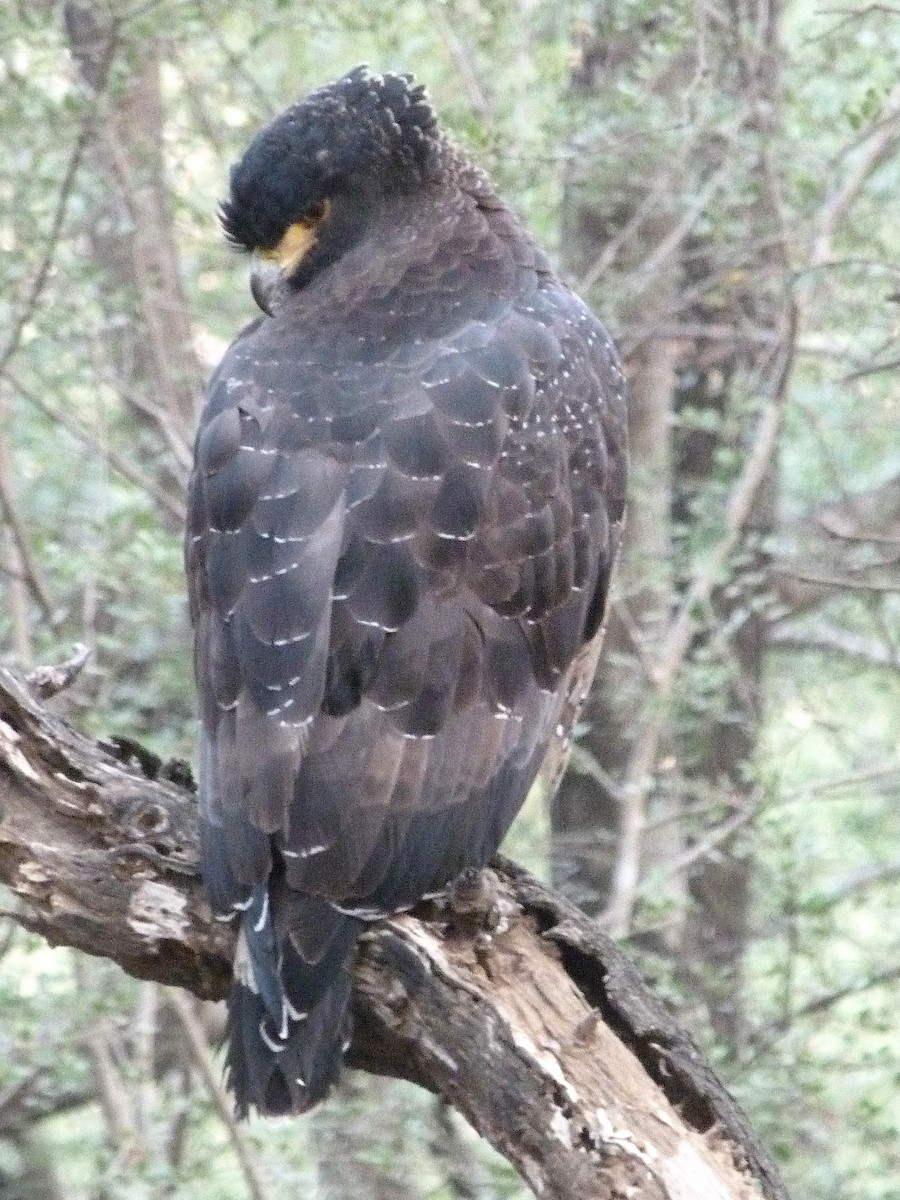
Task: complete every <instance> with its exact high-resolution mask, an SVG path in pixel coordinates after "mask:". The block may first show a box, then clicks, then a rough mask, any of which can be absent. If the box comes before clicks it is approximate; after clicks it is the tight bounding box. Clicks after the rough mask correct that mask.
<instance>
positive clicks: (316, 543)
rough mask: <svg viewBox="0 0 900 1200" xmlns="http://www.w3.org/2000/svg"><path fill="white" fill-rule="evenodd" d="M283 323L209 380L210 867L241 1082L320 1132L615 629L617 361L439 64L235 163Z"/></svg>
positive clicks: (195, 501)
mask: <svg viewBox="0 0 900 1200" xmlns="http://www.w3.org/2000/svg"><path fill="white" fill-rule="evenodd" d="M220 219H221V223H222V226H223V229H224V232H225V235H226V237H227V239H228V240H229V241H230V242H231V243H232V244H233V245H234V246H235V247H238V248H240V249H242V250H246V251H248V252H252V253H253V254H254V256H255V258H256V261H257V266H256V267H255V268H254V270H253V273H252V285H251V286H252V291H253V295H254V298H255V299H256V302H257V304H258V306H259V308H260V309H261V315H260V316H259V317H258V318H257V319H256V320H255V321H253V322H252V323H251V324H250V325H248V326H247V327H246V328H245V329H244V330H243V331H242V332H241V333H240V334H239V335H238V336H237V338H236V339H235V341H234V342H233V343H232V345H231V346H230V348H229V349H228V351H227V352H226V354H225V356H224V358H223V360H222V362H221V364H220V365H219V367H218V369H217V370H216V371H215V373H214V374H213V377H212V379H211V381H210V383H209V386H208V389H207V393H206V397H205V402H204V407H203V412H202V416H201V419H200V423H199V429H198V433H197V438H196V447H195V464H194V469H193V473H192V477H191V481H190V489H189V498H188V520H187V533H186V567H187V577H188V585H189V593H190V607H191V615H192V621H193V626H194V634H195V639H194V647H195V648H194V666H195V675H196V684H197V692H198V700H199V707H200V723H201V735H200V752H199V804H200V823H201V853H202V872H203V877H204V882H205V886H206V889H207V893H208V896H209V899H210V903H211V905H212V907H213V909H214V911H215V912H216V913H217V914H218V915H219V916H220V917H221V918H222V919H232V918H236V919H237V922H238V923H239V926H240V932H239V936H238V949H237V954H236V959H235V981H234V986H233V990H232V993H231V997H230V1000H229V1015H228V1025H227V1033H226V1040H227V1051H226V1077H227V1080H228V1084H229V1087H230V1089H231V1091H232V1092H233V1095H234V1099H235V1104H236V1108H237V1110H238V1112H239V1114H241V1115H246V1113H247V1112H248V1110H249V1109H255V1110H256V1111H258V1112H259V1113H261V1114H284V1113H290V1112H295V1113H298V1112H303V1111H306V1110H308V1109H309V1108H310V1107H312V1106H313V1105H314V1104H316V1103H317V1102H318V1101H320V1100H321V1099H322V1098H323V1097H324V1096H325V1095H326V1093H327V1092H328V1090H329V1087H330V1086H331V1084H332V1083H333V1082H334V1080H335V1078H336V1076H337V1074H338V1072H339V1069H340V1065H341V1061H342V1058H343V1055H344V1052H345V1050H346V1048H347V1046H348V1044H349V1039H350V1036H351V1009H350V995H351V971H352V965H353V957H354V950H355V946H356V943H357V941H358V939H359V937H360V934H361V933H362V932H363V931H364V930H365V929H366V926H367V924H368V923H369V922H372V921H375V920H378V919H379V918H382V917H384V916H385V915H387V914H392V913H397V912H398V911H402V910H405V909H408V908H411V907H412V906H414V905H415V904H416V903H417V902H418V901H419V900H421V899H422V898H423V897H427V896H432V895H434V894H436V893H439V892H440V891H441V889H443V888H444V887H445V886H446V885H447V884H448V883H449V882H450V881H452V880H453V879H454V878H456V877H457V876H458V875H460V873H462V872H463V871H465V870H466V869H469V868H478V867H481V866H483V865H484V864H485V863H486V862H487V861H488V859H489V858H490V856H491V855H492V854H493V852H494V851H495V850H496V848H497V846H498V845H499V843H500V841H501V839H502V838H503V836H504V834H505V832H506V830H507V828H508V827H509V825H510V823H511V822H512V820H513V818H514V816H515V815H516V813H517V811H518V809H519V808H520V806H521V804H522V802H523V800H524V799H525V796H526V793H527V792H528V790H529V788H530V786H531V785H532V783H533V782H534V780H535V778H536V776H537V773H538V770H539V767H540V765H541V760H542V758H543V756H544V753H545V750H546V748H547V745H548V743H549V742H550V741H551V739H552V738H553V736H554V731H555V730H556V729H557V727H558V726H559V725H560V722H561V720H562V714H563V709H564V706H565V705H566V703H567V702H568V701H569V700H570V698H571V697H570V692H571V686H572V685H571V680H572V671H573V669H574V668H575V666H576V665H577V663H578V662H579V661H580V658H579V656H581V655H582V654H583V653H584V651H585V649H586V648H590V647H591V645H592V644H593V643H594V642H595V640H596V639H597V638H598V635H599V631H600V629H601V625H602V622H603V615H604V610H605V607H606V602H607V595H608V591H609V585H610V576H611V573H612V570H613V565H614V562H615V559H616V554H617V551H618V547H619V543H620V537H621V531H622V522H623V513H624V505H625V489H626V471H627V447H626V411H625V403H626V401H625V384H624V379H623V373H622V369H621V366H620V362H619V359H618V357H617V354H616V351H615V349H614V347H613V343H612V341H611V339H610V337H609V335H608V334H607V332H606V331H605V329H604V328H603V326H602V325H601V324H600V323H599V322H598V321H597V319H596V318H595V317H594V316H593V315H592V313H591V312H590V311H589V309H588V308H587V307H586V306H585V304H584V303H583V302H582V301H581V300H580V299H579V298H578V297H577V296H576V295H575V294H574V293H573V292H572V291H570V290H569V288H568V287H567V286H566V285H565V284H564V283H562V282H561V281H560V279H559V278H558V276H557V275H556V273H555V272H554V269H553V267H552V265H551V263H550V261H549V259H548V257H547V256H546V255H545V254H544V253H543V252H542V251H541V250H540V249H539V248H538V246H537V245H536V244H535V242H534V241H533V239H532V237H531V236H530V234H529V233H528V231H527V230H526V229H525V228H524V227H523V225H522V223H521V221H520V220H519V219H518V218H517V217H516V216H515V215H514V213H513V212H512V211H511V209H510V208H509V207H508V206H507V205H506V204H505V203H504V202H503V201H502V200H501V199H500V198H499V197H498V195H497V193H496V191H495V190H494V187H493V186H492V184H491V182H490V180H489V179H488V178H487V176H486V175H485V174H484V173H483V172H482V170H480V169H479V168H478V167H477V166H476V165H475V164H474V163H473V162H472V161H470V159H469V158H468V157H467V155H466V154H465V153H464V152H463V151H462V150H461V149H460V148H459V147H458V146H457V145H456V144H455V143H454V142H453V141H452V140H451V139H450V138H449V137H448V136H447V134H446V133H445V132H444V131H443V130H442V128H441V126H440V124H439V122H438V119H437V117H436V115H435V112H434V110H433V108H432V106H431V104H430V103H429V100H428V97H427V95H426V92H425V90H424V88H423V87H421V86H420V85H418V84H417V83H416V82H415V81H414V79H413V78H412V76H410V75H401V74H385V75H377V74H374V73H372V72H370V71H369V70H368V69H367V68H365V67H357V68H355V69H354V70H352V71H350V72H349V73H348V74H346V75H344V76H343V77H342V78H340V79H338V80H336V81H335V82H332V83H329V84H327V85H326V86H323V87H321V88H319V89H317V90H316V91H313V92H312V93H311V94H310V95H309V96H308V97H306V98H305V99H303V100H302V101H300V102H299V103H297V104H295V105H293V106H292V107H290V108H288V109H287V110H286V111H285V112H283V113H282V114H281V115H279V116H277V117H276V118H275V119H274V120H272V121H271V122H270V123H269V124H268V125H266V126H265V127H264V128H262V129H261V131H260V132H258V133H257V134H256V136H255V137H254V138H253V139H252V141H251V142H250V144H249V147H248V148H247V150H246V151H245V153H244V155H243V157H242V158H241V159H240V161H239V162H238V163H237V164H236V165H235V166H233V167H232V169H231V173H230V185H229V190H228V195H227V198H226V199H225V200H224V201H223V203H222V205H221V209H220Z"/></svg>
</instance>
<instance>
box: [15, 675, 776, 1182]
mask: <svg viewBox="0 0 900 1200" xmlns="http://www.w3.org/2000/svg"><path fill="white" fill-rule="evenodd" d="M196 846H197V825H196V812H195V804H194V798H193V791H192V786H191V784H190V780H189V777H188V775H187V772H186V771H185V770H184V769H183V768H181V769H175V770H172V769H167V768H166V767H164V766H163V764H160V763H159V762H157V761H156V760H155V759H153V758H152V757H151V756H148V755H146V754H145V753H144V752H142V751H141V750H140V748H139V747H133V746H128V745H125V746H123V745H121V744H119V745H118V746H106V745H103V744H99V743H96V742H93V741H91V740H90V739H87V738H85V737H83V736H81V735H80V734H78V733H76V732H75V731H74V730H73V729H71V727H69V726H68V725H66V724H65V723H64V722H63V721H60V720H59V719H58V718H56V717H54V716H53V715H52V714H50V713H49V712H48V711H47V709H46V708H45V707H43V706H42V705H41V704H40V703H39V702H38V701H37V700H36V699H35V698H34V697H33V696H32V694H31V692H30V691H29V689H28V688H27V687H26V685H25V684H23V683H22V682H21V681H20V680H19V679H17V678H16V677H15V676H13V675H12V674H11V673H10V672H8V671H5V670H0V881H2V882H4V883H6V884H7V886H8V887H9V888H10V889H11V890H12V891H13V892H14V893H15V895H16V896H18V898H19V900H20V902H21V911H20V913H19V914H18V915H19V919H21V920H22V922H23V923H24V924H26V925H27V926H28V927H29V928H31V929H33V930H35V931H37V932H39V933H41V934H43V935H44V936H45V937H46V938H47V939H48V940H49V941H51V942H53V943H57V944H63V945H69V946H75V947H77V948H78V949H81V950H85V951H88V952H89V953H92V954H100V955H104V956H105V957H108V958H111V959H114V960H115V961H116V962H118V963H120V964H121V965H122V966H123V967H124V968H125V969H126V970H127V971H129V972H131V973H132V974H134V975H137V976H139V977H141V978H145V979H155V980H158V981H160V982H162V983H168V984H174V985H177V986H180V987H184V988H188V989H189V990H190V991H192V992H194V993H195V994H197V995H198V996H204V997H207V998H217V997H221V996H223V995H224V994H225V993H226V992H227V990H228V986H229V979H230V973H231V966H230V960H231V954H232V948H233V931H232V929H231V928H230V927H229V926H228V925H223V924H221V923H219V922H217V921H216V920H214V918H213V917H212V914H211V913H210V911H209V908H208V906H207V904H206V901H205V899H204V897H203V892H202V887H201V884H200V881H199V877H198V873H197V867H196V859H197V849H196ZM355 1004H356V1011H357V1028H356V1034H355V1037H354V1041H353V1045H352V1047H351V1049H350V1052H349V1056H348V1057H349V1060H350V1062H351V1064H352V1065H354V1066H357V1067H361V1068H363V1069H365V1070H369V1071H375V1072H378V1073H381V1074H387V1075H393V1076H397V1077H402V1078H408V1079H412V1080H413V1081H415V1082H417V1083H419V1084H421V1085H422V1086H424V1087H427V1088H429V1089H431V1090H432V1091H435V1092H437V1093H439V1094H441V1095H443V1096H444V1097H446V1098H447V1099H448V1100H449V1101H450V1102H451V1103H452V1104H453V1105H454V1106H455V1107H456V1108H457V1109H459V1111H460V1112H462V1113H463V1114H464V1115H465V1116H466V1117H467V1118H468V1119H469V1120H470V1121H471V1123H472V1124H473V1125H474V1126H475V1128H476V1129H478V1130H479V1132H481V1133H482V1134H483V1135H484V1136H485V1137H486V1138H488V1139H489V1140H490V1141H491V1142H492V1143H493V1145H494V1146H496V1147H497V1149H498V1150H500V1152H501V1153H502V1154H504V1155H505V1156H506V1157H507V1158H508V1159H509V1160H510V1161H511V1162H512V1163H513V1164H514V1165H515V1166H516V1167H517V1169H518V1170H519V1171H520V1172H521V1174H522V1175H523V1177H524V1178H525V1179H526V1180H527V1182H528V1183H529V1184H530V1186H531V1187H532V1189H533V1190H534V1191H535V1193H536V1194H538V1195H539V1196H542V1197H552V1198H554V1200H613V1198H616V1200H619V1198H625V1197H641V1198H646V1200H744V1198H749V1197H765V1198H766V1200H786V1197H787V1192H786V1190H785V1188H784V1186H783V1184H782V1183H781V1181H780V1180H779V1178H778V1174H777V1171H776V1169H775V1167H774V1166H773V1164H772V1162H771V1160H770V1159H769V1157H768V1156H767V1154H766V1152H765V1150H764V1149H763V1147H762V1146H761V1145H760V1143H759V1141H758V1139H757V1138H756V1136H755V1134H754V1133H753V1131H752V1130H751V1129H750V1127H749V1125H748V1124H747V1121H746V1118H745V1117H744V1115H743V1113H742V1112H741V1111H740V1109H739V1108H738V1106H737V1105H736V1104H735V1102H734V1101H733V1100H732V1099H731V1097H730V1096H729V1095H728V1092H727V1091H726V1090H725V1088H724V1087H723V1085H722V1084H721V1082H720V1081H719V1080H718V1079H717V1077H716V1076H715V1074H714V1073H713V1071H712V1070H711V1068H710V1067H709V1066H708V1064H707V1063H706V1062H705V1061H704V1059H703V1058H702V1056H701V1055H700V1054H699V1052H698V1051H697V1050H696V1049H695V1048H694V1046H693V1045H692V1044H691V1042H690V1040H689V1039H688V1038H687V1037H686V1035H685V1034H684V1033H683V1032H681V1031H680V1030H679V1028H678V1026H677V1025H676V1024H675V1023H674V1021H673V1020H672V1018H671V1017H670V1016H669V1015H668V1013H667V1011H666V1010H665V1009H664V1007H663V1006H662V1005H661V1004H660V1002H659V1001H657V1000H656V999H655V998H654V997H653V995H652V994H651V993H650V992H649V991H648V990H647V988H646V987H645V985H644V984H643V983H642V981H641V980H640V978H639V976H638V974H637V972H636V971H635V969H634V967H633V966H632V965H631V963H630V962H629V960H628V959H627V958H626V957H625V955H624V954H623V953H622V951H621V950H620V949H619V948H618V947H617V946H616V945H615V943H613V942H611V941H610V940H609V939H607V938H605V937H604V936H603V935H602V934H601V933H600V932H599V930H598V929H597V927H596V925H595V924H594V923H593V922H591V921H590V920H588V919H587V918H586V917H585V916H584V915H583V914H582V913H580V912H579V911H578V910H577V909H575V908H574V907H572V906H571V905H569V904H568V903H566V902H565V901H564V900H562V899H561V898H560V897H559V896H557V895H555V894H554V893H552V892H551V891H549V890H548V889H547V888H545V887H544V886H543V885H541V884H540V883H538V882H537V881H536V880H534V879H533V878H532V877H531V876H529V875H528V874H527V873H526V872H524V871H523V870H521V869H520V868H518V867H516V866H515V865H514V864H512V863H510V862H507V861H505V860H502V859H497V860H496V862H495V863H494V866H493V869H492V870H491V871H489V872H484V873H477V874H475V875H474V876H472V877H471V878H467V879H464V880H462V881H460V883H459V884H457V885H456V886H455V887H454V888H453V889H451V892H450V893H449V895H448V896H447V898H446V899H445V900H442V901H441V902H440V903H431V904H427V905H423V906H422V907H421V908H420V909H419V910H417V912H416V913H415V914H411V915H406V916H399V917H396V918H394V919H393V920H390V921H384V922H381V923H380V924H378V925H376V926H373V928H372V930H371V931H370V932H369V933H368V934H367V935H366V936H365V937H364V939H363V942H362V946H361V950H360V954H359V958H358V962H357V967H356V999H355Z"/></svg>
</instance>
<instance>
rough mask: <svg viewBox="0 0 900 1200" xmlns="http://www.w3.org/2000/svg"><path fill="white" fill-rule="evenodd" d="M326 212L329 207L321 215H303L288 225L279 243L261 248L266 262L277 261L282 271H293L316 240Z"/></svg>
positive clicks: (261, 255) (261, 253) (261, 254)
mask: <svg viewBox="0 0 900 1200" xmlns="http://www.w3.org/2000/svg"><path fill="white" fill-rule="evenodd" d="M326 214H327V209H326V211H325V212H323V213H321V215H320V214H319V213H317V214H316V216H315V217H303V218H302V219H301V220H299V221H295V222H294V223H293V225H288V227H287V229H286V230H285V232H284V234H283V235H282V238H281V241H280V242H279V243H278V245H277V246H272V247H271V249H269V250H261V251H260V257H261V258H264V259H265V260H266V262H274V263H277V264H278V266H279V267H280V268H281V270H282V271H292V270H293V269H294V267H296V266H297V264H298V263H299V262H300V260H301V259H302V258H303V256H304V254H306V253H307V251H308V250H309V249H310V247H311V246H312V245H313V244H314V242H315V241H316V235H317V232H318V228H319V226H320V225H321V223H322V221H323V219H324V217H325V215H326Z"/></svg>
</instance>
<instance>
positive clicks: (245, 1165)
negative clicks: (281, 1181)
mask: <svg viewBox="0 0 900 1200" xmlns="http://www.w3.org/2000/svg"><path fill="white" fill-rule="evenodd" d="M166 999H167V1003H168V1004H170V1005H171V1007H172V1011H173V1012H174V1013H175V1015H176V1017H177V1018H178V1021H179V1023H180V1024H181V1027H182V1029H183V1030H184V1035H185V1039H186V1040H187V1043H188V1046H189V1047H190V1050H191V1054H192V1055H193V1058H194V1062H195V1063H196V1065H197V1069H198V1070H199V1072H200V1075H201V1078H202V1079H203V1083H204V1085H205V1087H206V1090H207V1092H208V1094H209V1097H210V1099H211V1100H212V1102H213V1105H214V1106H215V1109H216V1112H217V1113H218V1114H219V1118H220V1120H221V1121H222V1124H223V1125H224V1126H225V1129H226V1131H227V1133H228V1136H229V1138H230V1140H231V1144H232V1146H233V1147H234V1152H235V1156H236V1157H237V1160H238V1163H239V1164H240V1168H241V1171H242V1172H243V1175H244V1178H245V1179H246V1181H247V1188H248V1189H249V1192H250V1195H251V1197H252V1198H253V1200H272V1198H271V1197H270V1196H269V1193H268V1191H267V1189H266V1186H265V1184H264V1182H263V1179H262V1176H261V1175H260V1173H259V1168H258V1166H257V1163H256V1158H255V1156H254V1154H253V1151H252V1150H251V1148H250V1144H249V1142H248V1141H247V1138H246V1135H245V1134H244V1131H243V1129H242V1127H241V1126H240V1125H239V1124H238V1123H237V1120H236V1119H235V1115H234V1106H233V1105H232V1102H231V1100H230V1098H229V1096H228V1095H227V1093H226V1091H225V1089H224V1088H223V1087H222V1084H221V1082H220V1080H219V1069H218V1067H217V1065H216V1063H215V1060H214V1059H213V1056H212V1054H211V1053H210V1049H209V1043H208V1042H207V1040H206V1034H205V1033H204V1032H203V1028H202V1026H201V1025H200V1022H199V1021H198V1020H197V1015H196V1013H195V1012H194V1009H193V1007H192V1005H191V1001H190V1000H189V999H188V997H187V996H186V995H185V994H184V992H180V991H177V990H176V989H174V988H171V989H169V991H168V992H167V995H166Z"/></svg>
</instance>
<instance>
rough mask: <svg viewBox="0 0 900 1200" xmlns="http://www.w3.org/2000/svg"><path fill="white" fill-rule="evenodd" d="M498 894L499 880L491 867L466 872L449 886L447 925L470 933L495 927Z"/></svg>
mask: <svg viewBox="0 0 900 1200" xmlns="http://www.w3.org/2000/svg"><path fill="white" fill-rule="evenodd" d="M499 897H500V881H499V880H498V878H497V875H496V873H495V872H494V871H492V870H491V869H490V867H483V868H478V867H472V868H470V869H469V870H468V871H463V873H462V874H461V875H459V876H458V877H457V878H456V879H455V880H454V881H453V883H451V884H450V886H449V887H448V888H447V893H446V898H447V918H448V924H449V925H450V927H451V928H452V929H454V930H459V931H460V932H462V933H467V934H472V933H476V932H478V931H481V930H486V929H487V930H490V929H496V928H497V926H498V924H499V923H500V912H499V909H498V903H497V902H498V900H499Z"/></svg>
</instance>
